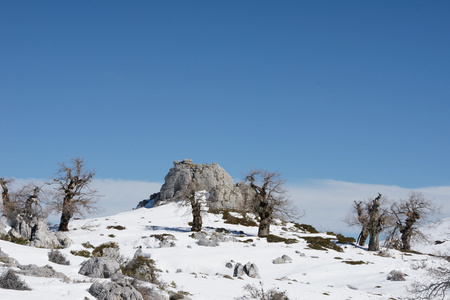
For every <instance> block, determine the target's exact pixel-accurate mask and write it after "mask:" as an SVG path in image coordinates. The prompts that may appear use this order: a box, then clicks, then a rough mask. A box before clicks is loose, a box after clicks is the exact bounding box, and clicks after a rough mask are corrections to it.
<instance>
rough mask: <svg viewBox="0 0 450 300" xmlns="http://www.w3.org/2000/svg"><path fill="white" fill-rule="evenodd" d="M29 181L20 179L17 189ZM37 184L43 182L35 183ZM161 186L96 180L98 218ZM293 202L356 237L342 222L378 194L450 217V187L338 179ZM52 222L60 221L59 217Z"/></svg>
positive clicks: (300, 187) (303, 190) (323, 225)
mask: <svg viewBox="0 0 450 300" xmlns="http://www.w3.org/2000/svg"><path fill="white" fill-rule="evenodd" d="M29 181H30V180H24V179H17V180H16V181H15V185H14V187H16V186H20V185H22V184H24V183H26V182H29ZM33 181H34V182H35V183H38V182H43V181H42V180H33ZM161 185H162V183H160V182H147V181H132V180H116V179H96V180H94V183H93V186H94V188H96V189H97V190H98V191H99V193H100V194H102V195H104V197H102V198H100V201H99V203H98V206H99V207H101V208H102V212H100V213H99V214H97V215H96V216H108V215H112V214H116V213H119V212H122V211H128V210H131V209H133V208H135V207H136V205H137V204H138V203H139V201H141V200H143V199H148V197H149V196H150V195H151V194H153V193H156V192H158V191H159V190H160V188H161ZM287 189H288V191H289V194H290V197H291V200H292V201H293V202H294V204H295V205H296V206H297V207H298V208H299V209H300V210H305V211H306V216H305V217H303V218H302V219H300V220H298V221H299V222H301V223H306V224H311V225H313V226H314V227H316V228H317V229H318V230H320V231H334V232H336V233H344V234H348V235H356V234H357V233H358V229H357V228H349V227H347V225H346V224H345V223H344V221H343V219H344V218H345V217H346V215H347V214H348V212H349V210H350V208H351V206H352V203H353V201H354V200H365V199H367V198H374V197H376V196H377V194H378V193H381V194H383V195H384V196H386V197H387V198H388V199H390V200H398V199H402V198H406V197H407V195H408V193H409V192H410V191H412V190H414V191H420V192H422V193H423V194H424V195H425V197H427V198H429V199H431V200H433V201H434V202H435V203H436V204H437V205H438V206H441V207H442V215H441V216H440V217H450V207H449V205H448V204H449V203H450V186H436V187H425V188H417V189H408V188H402V187H398V186H388V185H375V184H363V183H351V182H343V181H335V180H307V181H304V182H301V183H297V184H293V185H289V186H287ZM50 221H51V222H58V218H57V217H56V216H52V217H51V218H50Z"/></svg>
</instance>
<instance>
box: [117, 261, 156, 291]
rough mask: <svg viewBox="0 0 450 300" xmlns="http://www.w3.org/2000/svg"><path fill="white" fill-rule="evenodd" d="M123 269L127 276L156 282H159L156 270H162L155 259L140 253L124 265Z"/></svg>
mask: <svg viewBox="0 0 450 300" xmlns="http://www.w3.org/2000/svg"><path fill="white" fill-rule="evenodd" d="M121 270H122V273H123V274H124V275H126V276H129V277H132V278H135V279H138V280H142V281H146V282H151V283H155V284H156V283H158V276H157V274H156V272H157V271H160V270H158V269H156V266H155V261H154V260H153V259H150V258H148V257H145V256H141V255H139V256H137V257H136V258H133V259H132V260H131V261H130V262H129V263H127V264H126V265H125V266H122V267H121Z"/></svg>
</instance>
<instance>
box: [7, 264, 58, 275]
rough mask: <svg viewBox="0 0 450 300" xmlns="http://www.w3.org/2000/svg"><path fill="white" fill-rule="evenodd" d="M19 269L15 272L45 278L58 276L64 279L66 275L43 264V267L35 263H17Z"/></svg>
mask: <svg viewBox="0 0 450 300" xmlns="http://www.w3.org/2000/svg"><path fill="white" fill-rule="evenodd" d="M18 267H19V269H20V270H19V271H16V273H17V274H21V275H25V276H33V277H46V278H60V279H66V278H67V277H66V275H64V274H63V273H61V272H56V271H55V270H54V269H53V268H52V267H51V266H49V265H45V266H43V267H38V266H37V265H33V264H31V265H19V266H18Z"/></svg>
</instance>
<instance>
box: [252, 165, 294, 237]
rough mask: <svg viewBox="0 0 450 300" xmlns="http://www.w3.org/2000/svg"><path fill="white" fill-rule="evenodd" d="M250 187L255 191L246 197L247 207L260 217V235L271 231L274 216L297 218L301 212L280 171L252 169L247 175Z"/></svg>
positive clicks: (265, 234)
mask: <svg viewBox="0 0 450 300" xmlns="http://www.w3.org/2000/svg"><path fill="white" fill-rule="evenodd" d="M244 180H245V182H248V184H249V185H250V188H251V189H252V190H253V191H254V192H255V193H254V194H253V196H252V197H250V199H246V206H247V209H248V210H249V211H250V212H252V213H255V214H256V215H257V216H258V217H259V230H258V236H267V235H269V233H270V221H271V219H272V218H273V217H278V218H297V217H299V216H300V214H299V212H298V211H297V209H296V208H295V207H293V205H292V203H291V201H290V200H289V197H288V194H287V191H286V189H285V188H284V187H283V185H284V183H285V181H284V180H283V179H282V178H281V174H280V173H278V172H270V171H267V170H250V171H249V172H248V173H247V175H246V176H245V179H244Z"/></svg>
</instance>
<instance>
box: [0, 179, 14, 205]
mask: <svg viewBox="0 0 450 300" xmlns="http://www.w3.org/2000/svg"><path fill="white" fill-rule="evenodd" d="M12 182H13V179H6V178H3V177H1V178H0V187H1V188H2V199H1V200H2V204H3V212H5V213H7V210H8V208H9V204H10V202H11V197H10V194H9V185H10V184H11V183H12Z"/></svg>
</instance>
